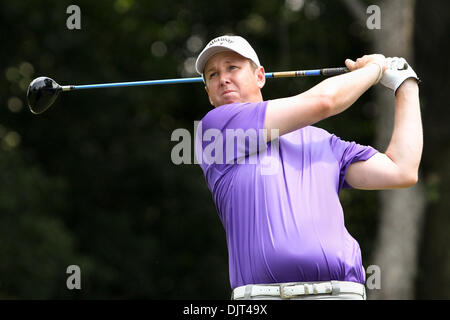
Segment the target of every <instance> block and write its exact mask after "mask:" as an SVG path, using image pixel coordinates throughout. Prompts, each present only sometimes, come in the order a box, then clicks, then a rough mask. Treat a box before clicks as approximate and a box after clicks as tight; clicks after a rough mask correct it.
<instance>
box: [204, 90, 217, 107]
mask: <svg viewBox="0 0 450 320" xmlns="http://www.w3.org/2000/svg"><path fill="white" fill-rule="evenodd" d="M205 90H206V93H207V94H208V99H209V103H211V105H212V106H213V107H215V106H214V104H213V103H212V101H211V97H210V96H209V90H208V86H206V85H205Z"/></svg>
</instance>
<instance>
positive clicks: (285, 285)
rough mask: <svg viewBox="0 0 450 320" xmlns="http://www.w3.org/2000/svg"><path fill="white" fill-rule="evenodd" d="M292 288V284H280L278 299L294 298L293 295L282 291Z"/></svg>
mask: <svg viewBox="0 0 450 320" xmlns="http://www.w3.org/2000/svg"><path fill="white" fill-rule="evenodd" d="M292 286H294V284H292V283H282V284H280V297H281V299H290V298H292V297H294V296H295V295H294V294H286V293H285V291H284V289H285V288H286V287H292Z"/></svg>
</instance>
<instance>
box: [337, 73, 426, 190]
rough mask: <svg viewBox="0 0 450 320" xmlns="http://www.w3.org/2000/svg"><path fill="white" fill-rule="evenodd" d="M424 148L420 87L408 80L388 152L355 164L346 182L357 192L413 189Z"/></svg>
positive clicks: (399, 100) (400, 96)
mask: <svg viewBox="0 0 450 320" xmlns="http://www.w3.org/2000/svg"><path fill="white" fill-rule="evenodd" d="M422 148H423V134H422V120H421V117H420V103H419V88H418V85H417V81H416V80H415V79H408V80H406V81H405V82H404V83H403V84H402V85H401V86H400V87H399V88H398V90H397V91H396V101H395V122H394V131H393V134H392V138H391V141H390V143H389V146H388V148H387V150H386V152H385V153H384V154H383V153H377V154H375V155H374V156H372V157H371V158H370V159H368V160H367V161H360V162H355V163H352V164H351V165H350V166H349V168H348V169H347V173H346V176H345V179H346V180H347V182H348V183H349V184H350V185H351V186H352V187H353V188H356V189H365V190H375V189H394V188H405V187H410V186H412V185H414V184H415V183H417V180H418V170H419V164H420V158H421V156H422Z"/></svg>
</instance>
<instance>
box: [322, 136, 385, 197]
mask: <svg viewBox="0 0 450 320" xmlns="http://www.w3.org/2000/svg"><path fill="white" fill-rule="evenodd" d="M330 144H331V149H332V150H333V154H334V156H335V157H336V159H337V161H338V162H339V168H340V172H339V190H338V191H341V189H343V188H344V189H349V188H351V186H350V185H349V184H348V183H347V181H346V180H345V174H346V173H347V169H348V167H349V166H350V165H351V164H352V163H354V162H358V161H366V160H368V159H370V158H371V157H372V156H373V155H374V154H376V153H377V152H378V150H376V149H375V148H373V147H371V146H364V145H361V144H358V143H356V142H353V141H352V142H348V141H344V140H341V139H340V138H339V137H337V136H336V135H331V141H330Z"/></svg>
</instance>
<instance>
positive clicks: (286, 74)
mask: <svg viewBox="0 0 450 320" xmlns="http://www.w3.org/2000/svg"><path fill="white" fill-rule="evenodd" d="M346 72H348V69H347V68H345V67H342V68H325V69H315V70H298V71H282V72H268V73H266V74H265V76H266V78H293V77H309V76H335V75H339V74H343V73H346ZM193 82H203V78H201V77H197V78H180V79H165V80H149V81H131V82H115V83H100V84H87V85H68V86H61V89H62V91H70V90H82V89H98V88H113V87H134V86H151V85H160V84H176V83H193Z"/></svg>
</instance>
